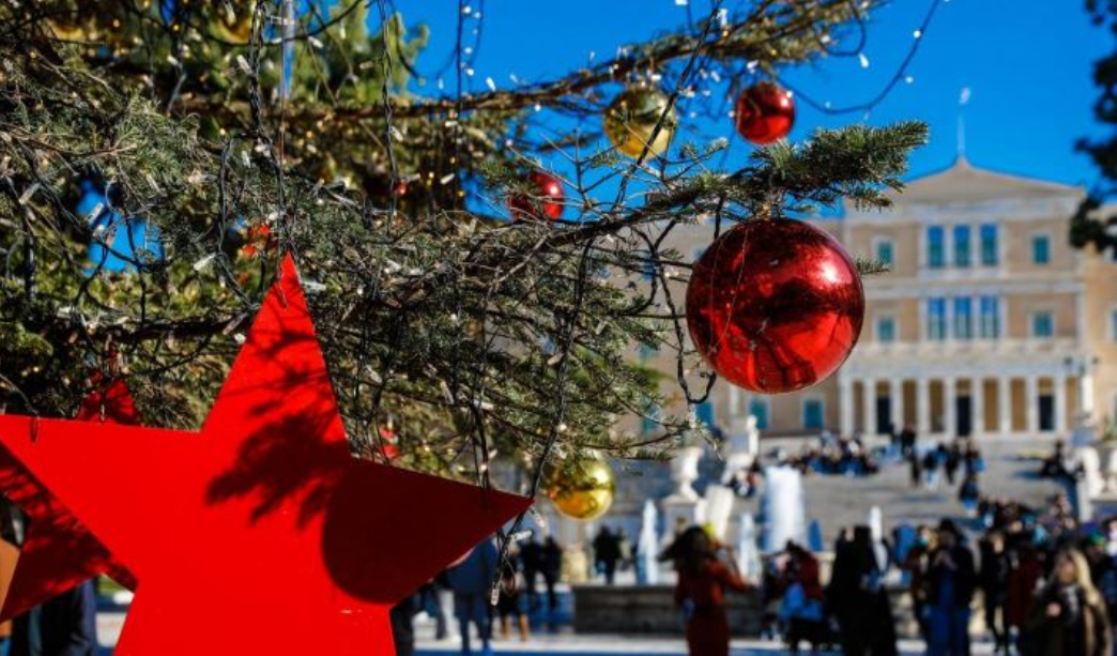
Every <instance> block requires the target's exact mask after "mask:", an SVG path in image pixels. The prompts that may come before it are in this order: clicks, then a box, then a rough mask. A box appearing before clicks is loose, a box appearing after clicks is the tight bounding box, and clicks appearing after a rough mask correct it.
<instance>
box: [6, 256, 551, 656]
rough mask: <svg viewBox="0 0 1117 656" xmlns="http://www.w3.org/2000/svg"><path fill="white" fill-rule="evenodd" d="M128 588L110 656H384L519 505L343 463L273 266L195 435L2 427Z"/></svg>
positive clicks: (294, 297) (312, 352)
mask: <svg viewBox="0 0 1117 656" xmlns="http://www.w3.org/2000/svg"><path fill="white" fill-rule="evenodd" d="M0 442H2V443H4V444H6V445H7V446H8V447H9V448H10V449H11V450H12V452H13V453H14V454H15V455H16V456H17V457H18V458H20V460H21V461H23V463H24V464H25V465H27V467H28V468H29V469H31V470H32V471H33V472H34V473H35V475H36V476H38V477H39V479H40V480H42V482H43V483H44V484H45V485H47V486H48V487H49V488H50V489H51V490H52V491H53V492H54V493H55V494H56V495H57V496H58V498H59V499H60V500H61V501H62V502H63V503H65V504H66V505H67V506H68V507H69V508H70V509H71V510H72V511H73V513H74V515H75V516H77V517H78V518H80V519H81V520H82V521H83V522H85V524H86V525H87V526H88V527H89V528H90V529H91V530H92V531H93V532H94V534H96V535H97V537H98V538H100V539H101V540H102V541H103V542H104V543H105V544H106V545H107V546H108V547H109V548H110V549H112V551H113V553H114V554H115V555H116V556H117V557H118V558H120V560H121V561H122V562H124V563H126V564H127V565H128V567H129V568H130V569H131V570H132V571H133V572H134V573H135V574H136V576H137V577H138V578H139V580H140V581H141V582H142V585H141V586H140V587H139V589H138V590H137V594H136V599H135V602H134V603H133V605H132V608H131V611H130V612H129V616H128V620H127V622H126V623H125V626H124V632H123V635H122V636H121V641H120V644H119V645H118V647H117V651H116V653H117V654H118V656H132V655H142V656H150V655H151V654H159V655H160V656H179V655H182V656H186V655H187V654H189V655H193V654H194V653H196V652H197V644H196V641H193V640H188V639H186V638H185V636H187V635H189V633H190V631H192V630H193V629H194V628H195V627H196V626H197V625H198V622H199V621H201V622H202V623H203V624H204V625H205V627H206V634H207V638H206V649H205V651H206V652H207V653H209V654H213V655H218V656H220V655H224V654H229V655H233V654H235V655H237V656H243V655H244V654H300V655H301V654H329V655H330V656H348V655H353V656H356V655H357V654H360V655H361V656H366V655H367V654H392V653H394V652H393V649H392V648H391V645H392V638H391V628H390V625H389V620H388V610H389V609H390V607H391V606H392V605H393V604H394V603H396V602H397V601H398V600H400V599H402V598H403V597H406V596H407V595H408V594H410V593H411V592H412V591H413V590H414V589H415V588H417V587H418V586H419V585H420V584H422V583H423V582H424V581H426V580H428V579H430V578H431V577H432V576H434V575H435V574H436V573H437V572H438V571H439V570H440V569H441V568H442V567H444V566H445V565H446V564H447V563H449V562H450V561H452V560H453V559H454V558H456V557H457V556H459V555H461V554H462V553H463V552H465V551H466V550H467V549H469V548H470V547H472V546H473V545H474V544H476V543H477V542H478V541H480V540H481V539H482V538H484V537H485V536H487V535H489V534H491V533H492V532H493V531H494V530H496V529H497V528H498V527H499V526H500V525H501V524H503V523H504V522H505V521H507V520H508V519H510V518H511V517H513V516H515V515H516V514H518V513H520V512H523V511H524V510H526V509H527V507H528V505H530V500H528V499H526V498H523V497H517V496H513V495H509V494H504V493H500V492H495V491H493V490H487V489H483V488H478V487H473V486H469V485H464V484H461V483H455V482H452V481H447V480H442V479H439V478H434V477H431V476H425V475H422V474H417V473H414V472H408V471H405V470H402V469H398V468H395V467H391V466H388V465H381V464H377V463H373V462H370V461H365V460H358V459H355V458H353V457H352V456H351V455H350V453H349V446H348V444H347V442H346V439H345V431H344V428H343V426H342V421H341V417H340V415H339V414H338V409H337V403H336V400H335V398H334V394H333V390H332V389H331V387H330V382H329V376H328V373H327V370H326V365H325V362H324V361H323V358H322V353H321V350H320V348H319V346H318V341H317V338H316V337H315V334H314V326H313V323H312V322H311V318H310V313H309V310H308V308H307V304H306V299H305V297H304V295H303V291H302V288H301V287H300V285H299V282H298V275H297V273H296V271H295V266H294V262H293V261H292V260H291V258H290V257H287V258H285V259H284V262H283V265H282V267H281V271H280V278H279V280H278V281H277V282H276V283H275V285H274V286H273V287H272V289H271V291H270V292H269V293H268V295H267V297H266V298H265V300H264V303H263V306H262V307H261V309H260V314H259V315H258V316H257V317H256V321H255V323H254V324H253V326H252V329H251V330H250V332H249V334H248V339H247V342H246V344H245V346H244V348H243V349H242V350H241V353H240V355H239V356H238V357H237V360H236V362H235V363H234V364H233V367H232V370H231V371H230V372H229V376H228V379H227V380H226V382H225V385H224V387H223V388H222V389H221V392H220V394H219V395H218V397H217V400H216V402H215V403H214V406H213V409H212V411H211V412H210V415H209V417H208V418H207V419H206V421H205V424H204V425H203V426H202V429H201V431H200V432H198V433H193V432H182V431H171V430H158V429H151V428H138V427H128V426H110V425H96V424H93V425H91V424H88V423H77V422H72V421H61V420H45V419H42V420H34V419H31V418H21V417H0Z"/></svg>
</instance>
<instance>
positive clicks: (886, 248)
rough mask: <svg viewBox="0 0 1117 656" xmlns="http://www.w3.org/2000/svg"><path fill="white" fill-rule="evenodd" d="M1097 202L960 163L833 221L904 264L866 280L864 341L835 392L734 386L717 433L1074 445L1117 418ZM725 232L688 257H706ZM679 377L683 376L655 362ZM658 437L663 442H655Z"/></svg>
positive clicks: (691, 244)
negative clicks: (1076, 228)
mask: <svg viewBox="0 0 1117 656" xmlns="http://www.w3.org/2000/svg"><path fill="white" fill-rule="evenodd" d="M1083 194H1084V191H1083V190H1082V189H1080V188H1078V187H1070V186H1065V185H1061V184H1055V183H1051V182H1045V181H1039V180H1032V179H1028V178H1023V177H1019V176H1014V175H1008V174H1004V173H998V172H994V171H989V170H984V169H981V168H978V167H975V166H973V165H971V164H970V163H969V162H967V161H966V160H965V159H964V158H960V159H959V160H958V161H957V162H956V163H955V164H954V165H952V166H951V167H950V168H948V169H946V170H944V171H941V172H938V173H934V174H931V175H928V176H926V177H922V178H919V179H916V180H913V181H911V182H910V183H909V185H908V187H907V189H906V190H905V191H904V192H903V193H902V194H898V195H896V197H895V207H894V208H893V209H891V210H889V211H885V212H880V211H876V210H871V211H858V210H856V209H854V208H852V207H847V208H846V211H845V213H844V216H843V217H842V218H840V219H827V220H819V221H818V222H817V224H818V225H820V226H822V227H823V228H825V229H826V230H828V231H830V232H831V233H832V234H834V235H835V236H836V237H837V238H838V239H839V240H840V241H841V242H843V243H844V244H845V246H846V248H847V249H848V250H849V252H850V253H851V254H852V255H855V256H857V255H862V256H873V257H876V258H877V259H879V260H882V261H884V262H886V263H889V264H890V265H891V266H892V270H891V271H890V272H889V273H885V274H881V275H877V276H871V277H869V278H867V279H866V282H865V292H866V297H867V309H866V316H865V326H864V329H863V331H862V334H861V340H860V343H859V344H858V346H857V348H856V349H855V350H854V352H853V355H852V356H851V357H850V359H849V360H848V361H847V362H846V364H845V365H844V366H843V367H842V368H841V370H840V371H839V372H838V374H836V375H835V376H833V377H831V378H830V379H829V380H827V381H825V382H823V383H821V384H819V385H817V386H815V387H813V388H810V389H808V390H804V391H802V392H799V393H794V394H786V395H778V396H764V395H753V394H748V393H746V392H744V391H742V390H739V389H736V388H734V387H732V386H731V385H727V384H720V385H718V386H717V388H716V390H715V393H714V395H713V396H712V397H711V400H710V402H709V403H708V404H706V406H704V407H701V408H699V409H698V415H699V417H701V418H702V419H704V420H706V421H709V422H714V423H716V424H717V425H718V426H719V427H721V428H723V429H725V430H728V431H731V432H735V431H736V430H738V429H737V426H739V422H740V420H742V419H743V418H744V417H746V416H748V415H749V414H752V415H754V416H756V417H757V420H758V422H759V424H760V426H761V428H762V429H763V430H764V432H765V434H769V435H781V434H784V435H790V434H817V433H818V432H820V431H821V430H824V429H826V430H830V431H833V432H840V433H842V434H847V435H848V434H853V433H856V432H860V433H863V434H866V435H879V434H883V433H887V432H888V431H890V430H892V429H893V428H896V429H898V428H899V427H901V426H902V425H905V424H906V425H910V426H912V427H913V428H915V429H916V431H917V432H918V433H919V434H920V435H922V436H942V437H951V436H962V435H970V436H975V437H981V436H986V435H1004V436H1011V435H1043V434H1047V435H1052V436H1055V435H1065V434H1067V433H1069V431H1070V430H1071V429H1072V427H1073V426H1074V424H1075V422H1076V421H1077V419H1078V417H1079V415H1080V414H1082V413H1084V412H1085V413H1089V414H1090V415H1091V416H1092V418H1093V419H1094V420H1097V421H1100V420H1103V419H1105V418H1108V417H1112V416H1115V415H1117V259H1115V258H1114V257H1113V255H1112V254H1110V253H1106V254H1098V253H1093V252H1083V251H1077V250H1075V249H1073V248H1071V247H1070V245H1069V244H1068V240H1067V235H1068V228H1069V217H1070V216H1071V215H1072V214H1073V212H1074V211H1075V209H1076V207H1077V205H1078V203H1079V201H1080V200H1081V199H1082V197H1083ZM711 231H712V227H710V226H708V225H698V226H693V227H688V229H687V230H686V231H685V232H683V233H682V234H681V236H680V237H677V238H675V241H676V243H675V244H674V246H675V247H676V248H677V249H679V250H680V251H681V252H682V253H684V254H686V253H690V254H692V255H694V256H697V255H699V254H700V253H701V251H702V248H703V247H704V246H705V245H706V244H708V243H709V240H710V237H711V235H710V232H711ZM648 360H649V362H650V363H653V364H655V366H658V365H659V363H660V362H662V364H663V366H664V370H665V373H667V374H669V375H671V376H673V373H674V369H673V367H674V360H673V359H671V358H661V357H659V356H657V355H654V354H653V355H652V356H651V357H649V358H648ZM648 430H653V428H652V427H650V426H649V428H648Z"/></svg>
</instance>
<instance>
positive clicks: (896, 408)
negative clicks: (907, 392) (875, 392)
mask: <svg viewBox="0 0 1117 656" xmlns="http://www.w3.org/2000/svg"><path fill="white" fill-rule="evenodd" d="M888 396H889V398H891V404H892V405H891V408H890V409H891V411H892V429H893V430H894V431H895V432H896V433H899V432H900V431H902V430H904V379H903V378H893V379H892V380H890V381H889V383H888Z"/></svg>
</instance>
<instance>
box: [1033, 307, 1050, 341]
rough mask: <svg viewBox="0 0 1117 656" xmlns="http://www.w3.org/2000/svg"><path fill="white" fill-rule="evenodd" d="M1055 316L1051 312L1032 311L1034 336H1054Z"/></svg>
mask: <svg viewBox="0 0 1117 656" xmlns="http://www.w3.org/2000/svg"><path fill="white" fill-rule="evenodd" d="M1054 336H1055V317H1054V315H1052V314H1051V313H1050V312H1033V313H1032V337H1054Z"/></svg>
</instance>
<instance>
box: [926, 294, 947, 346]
mask: <svg viewBox="0 0 1117 656" xmlns="http://www.w3.org/2000/svg"><path fill="white" fill-rule="evenodd" d="M927 339H933V340H944V339H946V299H945V298H929V299H927Z"/></svg>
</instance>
